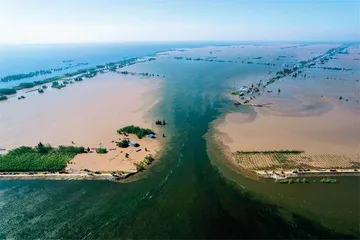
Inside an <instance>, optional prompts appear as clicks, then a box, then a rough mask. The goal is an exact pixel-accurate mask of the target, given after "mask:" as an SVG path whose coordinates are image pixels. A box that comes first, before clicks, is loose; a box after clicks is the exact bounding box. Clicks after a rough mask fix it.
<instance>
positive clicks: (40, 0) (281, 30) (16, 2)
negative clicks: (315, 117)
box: [0, 0, 360, 44]
mask: <svg viewBox="0 0 360 240" xmlns="http://www.w3.org/2000/svg"><path fill="white" fill-rule="evenodd" d="M359 13H360V1H351V0H350V1H322V0H314V1H309V0H302V1H282V0H273V1H261V2H254V1H210V0H209V1H203V0H199V1H195V2H194V1H189V0H184V1H178V0H173V1H150V0H139V1H136V2H135V1H129V0H122V1H115V0H104V1H98V0H88V1H85V0H79V1H71V0H63V1H58V0H54V1H51V2H50V1H44V0H37V1H36V0H27V1H26V0H0V34H1V37H0V44H63V43H67V44H68V43H94V44H97V43H126V42H131V43H134V42H157V43H158V42H224V43H225V42H358V41H359V40H360V17H359Z"/></svg>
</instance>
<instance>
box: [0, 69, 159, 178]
mask: <svg viewBox="0 0 360 240" xmlns="http://www.w3.org/2000/svg"><path fill="white" fill-rule="evenodd" d="M162 82H163V80H162V79H160V78H156V77H155V78H151V79H150V78H141V77H139V76H127V75H126V76H124V75H117V74H115V73H107V74H104V75H101V76H96V77H94V78H92V79H89V80H87V81H84V82H79V83H77V84H74V85H72V86H71V87H69V88H64V89H62V90H61V91H58V90H57V89H49V90H48V91H49V93H48V94H44V95H43V94H38V93H37V92H34V93H29V94H33V95H32V96H31V97H29V98H28V99H26V101H18V100H16V99H12V100H11V99H10V100H8V101H6V102H2V103H0V112H1V113H2V115H1V118H0V126H3V127H1V129H0V136H1V137H0V143H1V146H0V148H1V149H6V150H7V151H8V150H10V149H14V148H17V147H20V146H24V145H25V146H35V145H36V144H38V143H39V142H42V143H44V144H47V143H48V144H51V145H52V146H58V145H77V146H84V148H85V149H87V148H89V149H90V150H91V151H90V153H86V154H78V155H77V156H76V157H75V158H74V159H73V160H71V161H70V162H69V164H68V165H67V168H66V170H67V171H69V173H71V172H73V171H79V170H84V169H88V170H90V171H94V172H95V171H100V172H106V171H108V172H112V171H115V172H116V171H119V172H133V171H136V166H135V163H139V162H141V161H143V160H144V158H145V157H146V156H148V155H151V156H152V157H153V158H156V155H157V154H158V153H159V151H160V149H161V147H162V145H163V144H164V141H163V140H162V139H161V138H162V134H163V133H164V129H165V128H162V127H157V126H156V125H155V119H156V117H154V116H153V115H152V112H151V111H152V109H153V108H154V106H156V104H157V103H158V102H159V101H160V100H161V86H162ZM50 91H51V92H50ZM30 106H32V107H30ZM24 119H26V120H24ZM132 124H134V125H139V126H141V127H145V128H150V129H153V130H154V131H155V132H156V133H157V134H158V136H159V137H158V138H149V137H147V136H145V137H144V138H142V139H138V138H137V137H136V136H135V135H134V136H132V135H130V136H128V138H129V140H130V141H136V142H137V143H138V144H139V146H138V147H133V146H129V147H128V148H126V149H121V148H119V147H117V146H116V142H118V141H119V140H120V138H124V136H122V135H119V134H118V133H117V132H116V131H117V130H118V129H120V128H121V127H124V126H126V125H132ZM98 148H106V149H107V153H106V154H99V153H96V149H98ZM2 153H4V154H5V153H6V151H5V152H4V151H3V152H2ZM126 154H127V155H128V156H126ZM12 176H14V177H15V175H11V177H12Z"/></svg>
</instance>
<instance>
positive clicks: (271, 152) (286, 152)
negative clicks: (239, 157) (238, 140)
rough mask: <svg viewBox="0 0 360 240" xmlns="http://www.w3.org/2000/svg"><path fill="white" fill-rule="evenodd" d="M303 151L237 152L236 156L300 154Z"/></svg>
mask: <svg viewBox="0 0 360 240" xmlns="http://www.w3.org/2000/svg"><path fill="white" fill-rule="evenodd" d="M303 152H304V151H301V150H272V151H237V152H236V153H237V154H274V153H280V154H281V153H282V154H289V153H291V154H301V153H303Z"/></svg>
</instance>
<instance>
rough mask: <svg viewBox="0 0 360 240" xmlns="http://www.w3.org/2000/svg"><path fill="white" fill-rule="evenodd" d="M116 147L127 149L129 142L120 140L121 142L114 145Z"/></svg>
mask: <svg viewBox="0 0 360 240" xmlns="http://www.w3.org/2000/svg"><path fill="white" fill-rule="evenodd" d="M116 146H118V147H121V148H127V147H129V141H126V140H122V141H121V142H119V143H118V144H116Z"/></svg>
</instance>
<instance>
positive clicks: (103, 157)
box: [67, 134, 161, 172]
mask: <svg viewBox="0 0 360 240" xmlns="http://www.w3.org/2000/svg"><path fill="white" fill-rule="evenodd" d="M119 137H120V138H117V139H114V141H120V139H121V140H122V139H123V137H124V136H122V135H119ZM129 138H130V140H131V141H136V142H137V143H138V144H139V145H140V146H139V147H133V146H129V147H128V148H119V147H117V146H116V143H113V142H108V143H106V144H103V147H106V148H107V149H108V150H109V149H110V151H109V152H108V153H107V154H98V153H96V152H95V151H94V152H92V153H90V154H79V155H77V156H76V157H75V158H74V159H73V160H72V161H70V162H69V164H68V166H67V169H68V170H69V171H79V170H84V169H88V170H90V171H100V172H113V171H115V172H116V171H123V172H129V171H136V167H135V165H134V163H138V162H140V161H142V160H143V159H144V158H145V156H147V155H152V156H153V157H155V156H156V155H157V153H158V152H159V149H160V148H161V141H160V139H150V138H148V137H144V138H142V139H138V138H137V137H136V136H135V135H133V134H130V135H129ZM145 148H146V149H147V151H145ZM139 150H140V151H139ZM126 153H127V154H129V156H128V158H126V157H125V154H126Z"/></svg>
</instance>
